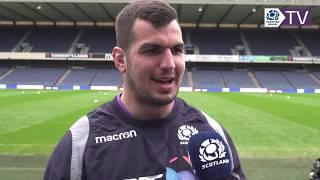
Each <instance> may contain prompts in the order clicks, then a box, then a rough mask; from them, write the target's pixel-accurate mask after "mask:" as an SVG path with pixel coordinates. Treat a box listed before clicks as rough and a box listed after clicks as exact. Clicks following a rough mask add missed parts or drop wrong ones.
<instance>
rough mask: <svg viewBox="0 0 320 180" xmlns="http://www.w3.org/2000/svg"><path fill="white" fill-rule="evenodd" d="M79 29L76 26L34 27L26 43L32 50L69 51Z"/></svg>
mask: <svg viewBox="0 0 320 180" xmlns="http://www.w3.org/2000/svg"><path fill="white" fill-rule="evenodd" d="M77 32H78V30H77V29H75V28H34V29H32V32H31V33H30V35H29V36H28V37H27V38H26V39H25V41H24V43H29V44H30V46H31V47H32V49H31V51H32V52H68V51H69V48H70V47H71V44H72V43H73V41H74V40H75V36H76V34H77Z"/></svg>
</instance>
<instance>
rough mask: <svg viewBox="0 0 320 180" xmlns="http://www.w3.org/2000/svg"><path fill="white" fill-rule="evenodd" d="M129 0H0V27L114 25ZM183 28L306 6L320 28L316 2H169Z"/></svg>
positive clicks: (256, 21)
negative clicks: (265, 11) (275, 9)
mask: <svg viewBox="0 0 320 180" xmlns="http://www.w3.org/2000/svg"><path fill="white" fill-rule="evenodd" d="M128 2H129V1H128V0H100V1H99V0H85V1H83V0H82V1H81V0H68V1H65V0H42V1H39V0H33V1H32V0H29V1H26V0H0V25H39V26H40V25H61V26H74V25H76V26H113V25H114V19H115V17H116V15H117V13H118V12H119V10H121V9H122V8H123V7H124V6H125V5H126V4H127V3H128ZM169 2H170V3H171V4H172V5H173V7H174V8H175V9H176V10H177V12H178V14H179V22H180V23H181V25H182V26H183V27H230V28H237V27H246V28H250V27H251V28H257V27H262V26H263V24H264V8H290V7H307V8H309V9H310V10H311V13H312V23H313V25H314V27H315V28H319V26H320V1H319V0H254V1H253V0H200V1H196V0H170V1H169Z"/></svg>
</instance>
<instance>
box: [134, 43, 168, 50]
mask: <svg viewBox="0 0 320 180" xmlns="http://www.w3.org/2000/svg"><path fill="white" fill-rule="evenodd" d="M162 47H163V46H161V44H157V43H144V44H142V45H141V46H140V48H139V49H146V48H162Z"/></svg>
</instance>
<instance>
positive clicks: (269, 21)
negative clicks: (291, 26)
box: [264, 8, 285, 27]
mask: <svg viewBox="0 0 320 180" xmlns="http://www.w3.org/2000/svg"><path fill="white" fill-rule="evenodd" d="M284 19H285V16H284V15H283V13H282V12H281V11H280V9H279V8H265V9H264V26H265V27H279V26H280V24H281V23H282V22H283V21H284Z"/></svg>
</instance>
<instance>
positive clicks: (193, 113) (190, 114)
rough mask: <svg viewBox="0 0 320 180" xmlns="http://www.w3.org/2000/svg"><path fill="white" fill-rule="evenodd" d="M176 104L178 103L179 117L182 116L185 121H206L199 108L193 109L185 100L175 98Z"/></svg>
mask: <svg viewBox="0 0 320 180" xmlns="http://www.w3.org/2000/svg"><path fill="white" fill-rule="evenodd" d="M176 102H177V103H179V112H180V115H181V116H183V117H184V118H185V119H189V120H192V121H194V120H199V121H204V120H206V117H205V116H204V114H203V113H202V111H201V110H200V109H199V108H196V107H194V106H193V105H191V104H190V103H188V102H186V101H185V100H183V99H181V98H177V101H176Z"/></svg>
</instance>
